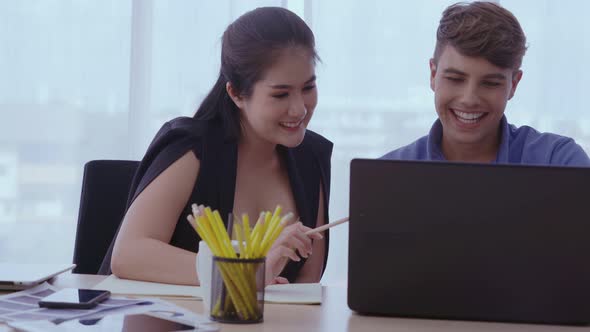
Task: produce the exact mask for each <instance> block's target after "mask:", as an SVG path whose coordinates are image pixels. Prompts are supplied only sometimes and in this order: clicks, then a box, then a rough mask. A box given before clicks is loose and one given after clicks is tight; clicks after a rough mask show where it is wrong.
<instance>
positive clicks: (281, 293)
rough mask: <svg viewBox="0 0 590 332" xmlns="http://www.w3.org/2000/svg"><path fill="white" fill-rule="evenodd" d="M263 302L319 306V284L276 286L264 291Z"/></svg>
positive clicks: (320, 301)
mask: <svg viewBox="0 0 590 332" xmlns="http://www.w3.org/2000/svg"><path fill="white" fill-rule="evenodd" d="M264 302H269V303H288V304H321V303H322V285H321V284H317V283H316V284H277V285H268V286H266V288H265V289H264Z"/></svg>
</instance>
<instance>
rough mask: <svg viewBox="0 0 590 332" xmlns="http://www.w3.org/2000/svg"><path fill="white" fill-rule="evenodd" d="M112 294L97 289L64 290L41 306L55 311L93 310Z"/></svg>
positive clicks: (44, 299)
mask: <svg viewBox="0 0 590 332" xmlns="http://www.w3.org/2000/svg"><path fill="white" fill-rule="evenodd" d="M110 296H111V292H109V291H106V290H95V289H78V288H64V289H61V290H58V291H57V292H55V293H53V294H51V295H49V296H47V297H44V298H43V299H42V300H41V301H39V306H40V307H44V308H54V309H62V308H63V309H91V308H94V307H96V305H97V304H98V303H99V302H101V301H104V300H106V299H108V298H109V297H110Z"/></svg>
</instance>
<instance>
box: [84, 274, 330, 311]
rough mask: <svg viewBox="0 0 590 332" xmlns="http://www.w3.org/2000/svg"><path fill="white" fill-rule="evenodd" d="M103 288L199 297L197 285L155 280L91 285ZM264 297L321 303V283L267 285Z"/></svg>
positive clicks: (111, 278) (109, 280)
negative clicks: (166, 282)
mask: <svg viewBox="0 0 590 332" xmlns="http://www.w3.org/2000/svg"><path fill="white" fill-rule="evenodd" d="M93 288H94V289H104V290H108V291H111V293H113V294H124V295H139V296H164V297H177V298H186V297H193V298H198V299H201V297H202V296H201V288H200V287H199V286H185V285H172V284H163V283H157V282H147V281H137V280H129V279H121V278H117V277H116V276H115V275H110V276H108V277H107V278H106V279H105V280H103V281H102V282H101V283H99V284H97V285H96V286H94V287H93ZM264 299H265V302H267V303H288V304H321V303H322V285H321V284H319V283H315V284H283V285H269V286H267V287H266V289H265V293H264Z"/></svg>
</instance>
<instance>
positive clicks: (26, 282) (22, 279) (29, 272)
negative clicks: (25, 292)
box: [0, 262, 76, 290]
mask: <svg viewBox="0 0 590 332" xmlns="http://www.w3.org/2000/svg"><path fill="white" fill-rule="evenodd" d="M74 267H76V265H75V264H22V263H7V262H0V290H21V289H26V288H30V287H33V286H35V285H38V284H40V283H42V282H44V281H46V280H49V279H51V278H53V277H55V276H56V275H58V274H60V273H63V272H66V271H69V270H71V269H73V268H74Z"/></svg>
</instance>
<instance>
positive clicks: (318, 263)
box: [295, 182, 326, 283]
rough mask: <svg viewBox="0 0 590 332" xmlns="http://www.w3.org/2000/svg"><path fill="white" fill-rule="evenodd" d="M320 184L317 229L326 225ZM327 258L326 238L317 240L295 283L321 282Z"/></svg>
mask: <svg viewBox="0 0 590 332" xmlns="http://www.w3.org/2000/svg"><path fill="white" fill-rule="evenodd" d="M322 187H323V186H322V184H321V182H320V202H319V207H318V220H317V222H316V226H315V227H320V226H322V225H324V224H325V223H326V220H325V218H324V210H325V209H324V190H323V188H322ZM325 256H326V238H325V237H322V238H321V239H315V240H314V241H313V244H312V253H311V255H309V258H308V259H307V261H306V262H305V264H304V265H303V267H302V268H301V271H300V272H299V275H298V276H297V279H296V280H295V282H298V283H299V282H320V278H321V277H322V269H323V266H324V257H325Z"/></svg>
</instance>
